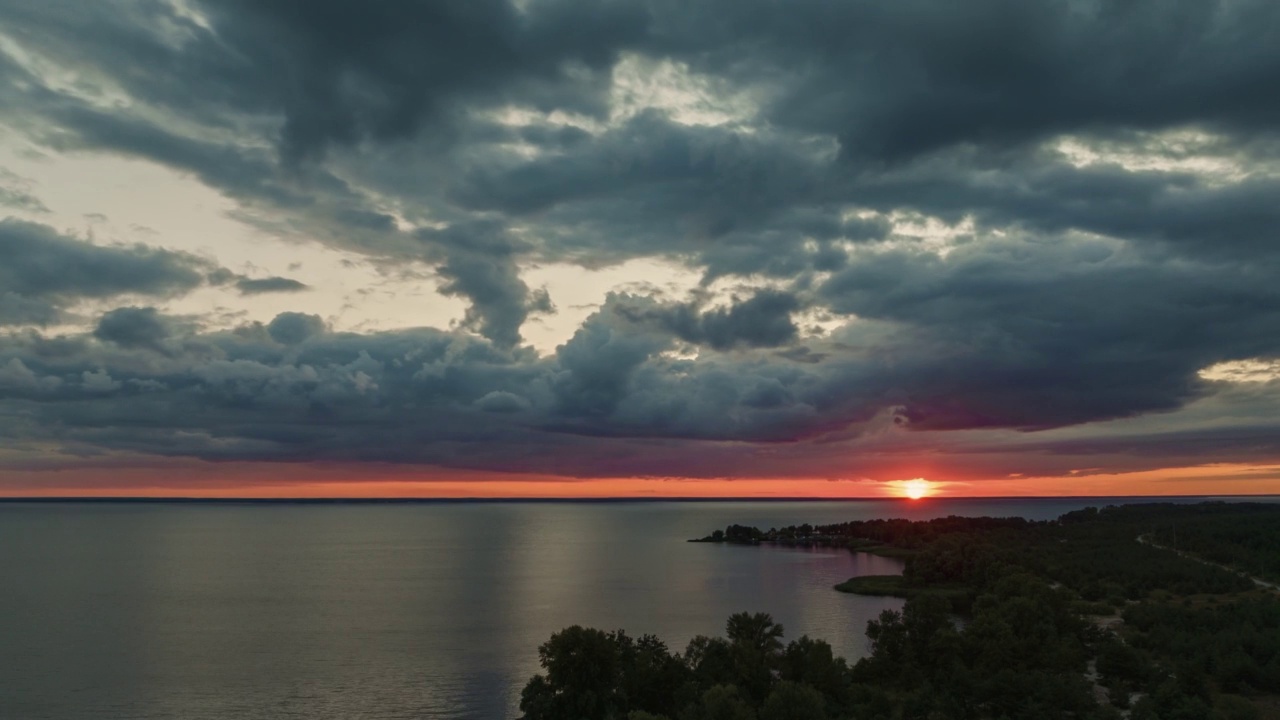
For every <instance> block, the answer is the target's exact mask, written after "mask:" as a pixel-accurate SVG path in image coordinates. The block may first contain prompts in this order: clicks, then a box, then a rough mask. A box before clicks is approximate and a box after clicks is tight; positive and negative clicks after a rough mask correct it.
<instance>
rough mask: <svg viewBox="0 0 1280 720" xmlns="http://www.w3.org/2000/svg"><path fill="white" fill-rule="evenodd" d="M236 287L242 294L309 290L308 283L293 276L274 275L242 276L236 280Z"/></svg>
mask: <svg viewBox="0 0 1280 720" xmlns="http://www.w3.org/2000/svg"><path fill="white" fill-rule="evenodd" d="M236 289H237V290H239V291H240V294H241V295H261V294H263V293H281V292H283V293H292V292H301V291H303V290H309V289H310V288H309V287H308V286H307V285H306V283H301V282H298V281H297V280H294V279H292V278H286V277H278V276H272V277H268V278H240V279H239V280H237V281H236Z"/></svg>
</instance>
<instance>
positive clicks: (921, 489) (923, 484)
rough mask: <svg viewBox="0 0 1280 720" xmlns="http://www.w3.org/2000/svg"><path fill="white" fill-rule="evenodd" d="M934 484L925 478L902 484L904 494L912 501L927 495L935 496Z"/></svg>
mask: <svg viewBox="0 0 1280 720" xmlns="http://www.w3.org/2000/svg"><path fill="white" fill-rule="evenodd" d="M932 491H933V484H932V483H930V482H929V481H928V480H925V479H924V478H913V479H911V480H907V481H904V482H903V483H902V494H903V495H906V496H907V497H909V498H911V499H912V500H919V499H920V498H922V497H924V496H925V495H931V494H933V492H932Z"/></svg>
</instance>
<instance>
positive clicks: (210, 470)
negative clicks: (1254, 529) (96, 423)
mask: <svg viewBox="0 0 1280 720" xmlns="http://www.w3.org/2000/svg"><path fill="white" fill-rule="evenodd" d="M895 474H896V473H895ZM897 477H898V478H903V477H906V478H911V479H905V480H904V479H895V480H890V479H887V478H886V479H885V480H877V479H874V478H862V479H829V478H785V477H778V478H653V477H633V478H600V479H579V478H571V477H560V476H551V475H519V474H515V473H505V474H500V473H484V472H477V471H465V470H464V471H454V470H445V469H441V468H421V467H419V468H414V467H404V466H392V465H371V466H352V465H347V466H330V465H302V464H300V465H281V464H269V463H200V462H190V463H188V462H178V463H173V464H166V465H165V466H163V467H156V466H152V467H133V468H127V467H116V468H111V469H103V468H88V467H86V468H77V469H67V470H59V471H43V472H34V471H19V472H6V473H5V474H4V478H3V483H2V484H0V497H12V498H21V497H152V498H165V497H169V498H247V499H253V498H274V499H289V498H299V499H307V498H335V499H343V498H353V499H356V498H371V499H391V498H407V499H412V498H422V499H429V498H441V499H464V498H513V499H519V498H585V499H592V498H595V499H606V498H646V497H650V498H716V497H731V498H779V497H782V498H815V499H817V498H830V499H840V498H850V499H852V498H885V499H893V498H899V499H904V500H905V499H908V498H912V499H915V498H928V497H1020V496H1022V497H1029V496H1053V497H1070V496H1087V497H1106V496H1150V497H1160V496H1169V495H1205V496H1215V495H1242V496H1248V495H1280V465H1269V466H1254V465H1245V464H1217V465H1204V466H1197V467H1182V468H1166V469H1160V470H1146V471H1139V472H1129V473H1100V472H1095V473H1084V472H1082V473H1080V474H1070V475H1064V476H1056V477H1053V476H1041V477H1022V476H1016V477H1015V476H1011V477H1001V478H968V477H953V478H945V477H939V476H938V475H933V478H935V479H925V478H923V477H913V474H912V473H908V472H904V473H901V474H897Z"/></svg>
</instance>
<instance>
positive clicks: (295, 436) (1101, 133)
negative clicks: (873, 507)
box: [0, 0, 1280, 496]
mask: <svg viewBox="0 0 1280 720" xmlns="http://www.w3.org/2000/svg"><path fill="white" fill-rule="evenodd" d="M1278 28H1280V4H1278V3H1276V2H1275V1H1274V0H1220V1H1217V2H1214V1H1212V0H1205V1H1203V2H1200V1H1197V2H1171V1H1170V0H1130V1H1128V2H1106V1H1101V0H1099V1H1090V0H1066V1H1056V0H1035V1H1034V2H1028V1H1027V0H971V1H968V2H963V3H957V2H953V1H952V0H894V1H893V2H880V1H869V0H846V1H843V2H840V1H834V0H789V1H788V2H778V1H777V0H618V1H614V0H427V1H421V2H412V1H410V0H359V1H356V0H350V1H343V0H102V1H97V2H85V1H84V0H6V1H5V2H3V3H0V217H3V218H4V219H3V220H2V221H0V494H24V493H25V494H68V493H115V494H135V493H141V494H155V493H160V494H163V493H178V494H211V495H218V494H222V495H272V494H275V495H287V494H300V495H308V494H309V495H324V494H360V493H369V494H427V495H431V494H438V495H529V494H533V495H536V494H587V495H593V494H616V493H621V494H657V495H687V494H700V493H706V494H725V493H727V494H734V495H755V494H781V495H862V496H866V495H877V494H882V493H886V492H889V493H892V492H893V491H894V489H895V488H896V487H898V484H897V483H900V482H901V481H902V480H905V479H908V478H913V477H927V478H929V479H930V480H933V481H935V482H937V483H939V485H938V487H939V488H940V489H941V490H943V491H945V492H951V493H958V494H1007V493H1027V494H1056V493H1125V492H1139V493H1152V494H1161V493H1168V494H1176V493H1192V492H1194V493H1266V492H1277V491H1280V92H1278V91H1277V88H1280V30H1278Z"/></svg>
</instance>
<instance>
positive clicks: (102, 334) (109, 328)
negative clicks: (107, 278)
mask: <svg viewBox="0 0 1280 720" xmlns="http://www.w3.org/2000/svg"><path fill="white" fill-rule="evenodd" d="M171 332H172V331H171V329H170V327H169V325H168V323H166V322H165V321H164V318H162V317H161V315H160V313H159V312H157V311H156V309H155V308H151V307H122V308H117V309H115V310H112V311H111V312H108V313H107V314H105V315H103V316H102V318H101V319H100V320H98V327H97V328H95V329H94V331H93V336H94V337H96V338H98V339H99V340H104V341H107V342H112V343H115V344H116V345H119V346H120V347H122V348H146V349H148V350H157V351H162V343H163V342H164V341H165V340H166V339H168V338H169V335H170V334H171Z"/></svg>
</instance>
